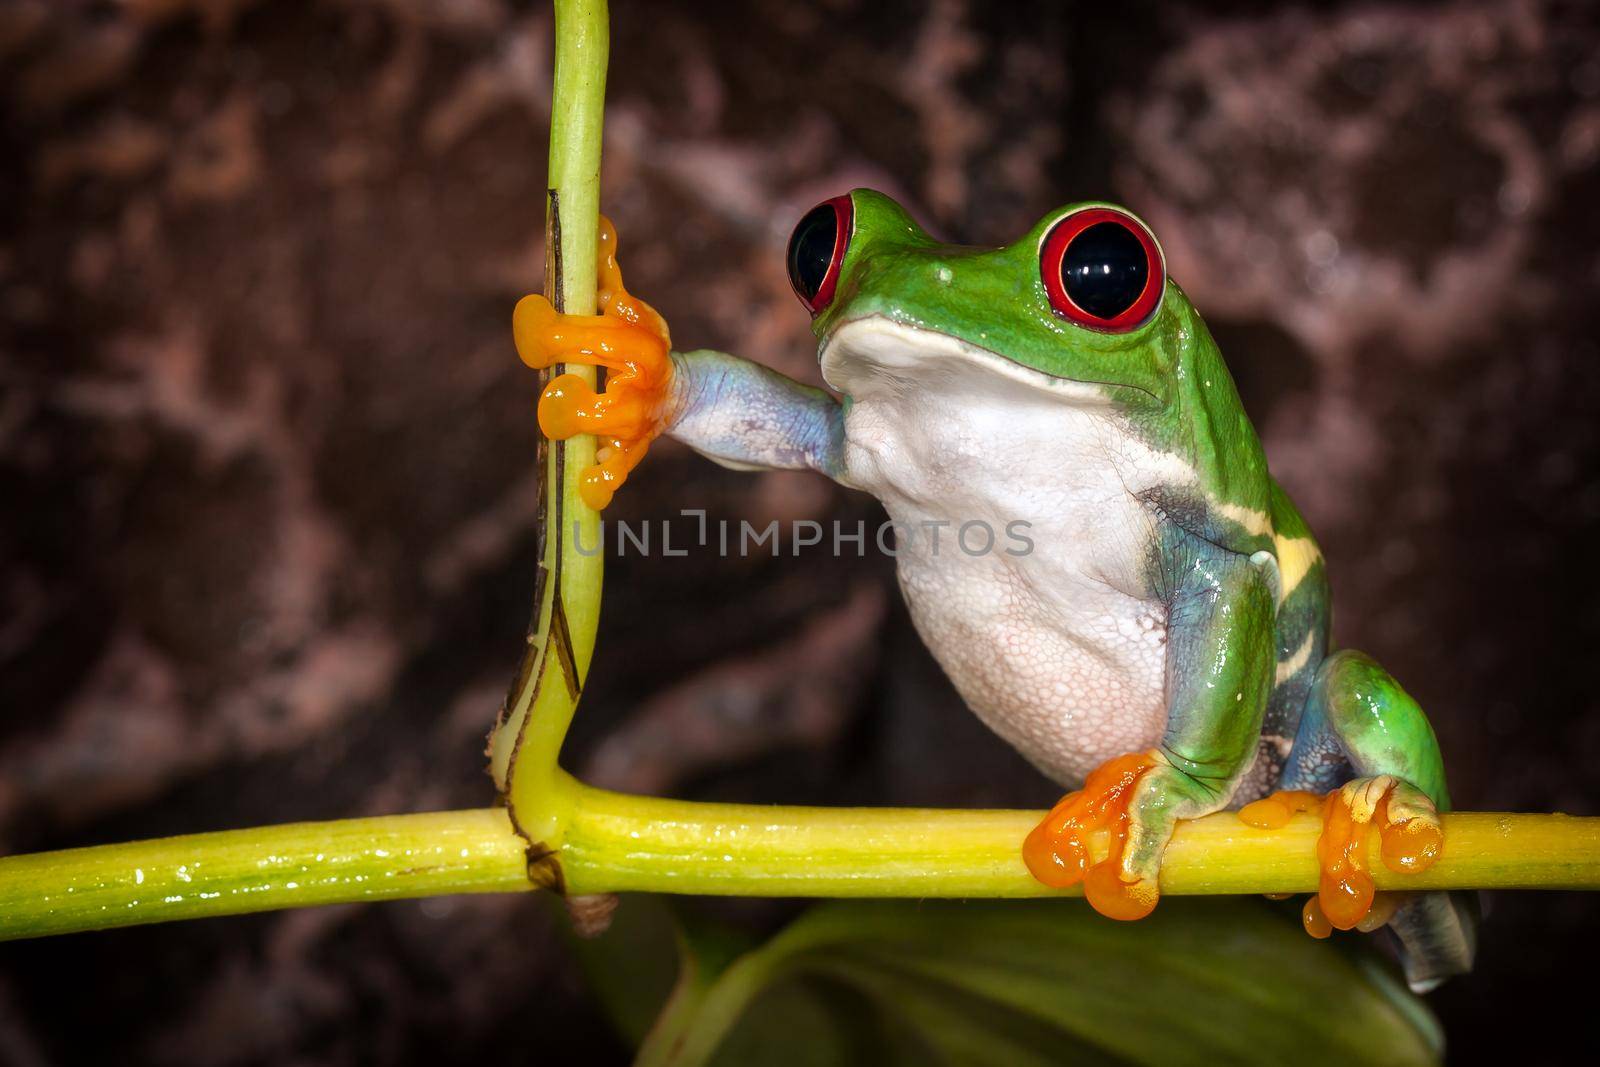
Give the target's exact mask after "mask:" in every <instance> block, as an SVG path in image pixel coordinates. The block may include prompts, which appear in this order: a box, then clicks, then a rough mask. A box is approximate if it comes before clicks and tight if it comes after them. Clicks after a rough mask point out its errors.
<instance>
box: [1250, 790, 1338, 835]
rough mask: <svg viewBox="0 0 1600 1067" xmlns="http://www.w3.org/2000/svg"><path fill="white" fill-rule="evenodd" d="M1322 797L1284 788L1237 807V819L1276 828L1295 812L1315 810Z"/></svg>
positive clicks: (1259, 826) (1265, 828) (1262, 827)
mask: <svg viewBox="0 0 1600 1067" xmlns="http://www.w3.org/2000/svg"><path fill="white" fill-rule="evenodd" d="M1321 807H1322V797H1320V796H1318V795H1317V794H1316V793H1308V792H1306V791H1305V790H1304V789H1284V790H1279V791H1278V792H1276V793H1273V794H1272V795H1271V796H1266V797H1262V798H1261V799H1260V800H1257V801H1253V802H1251V803H1249V804H1246V805H1245V806H1244V807H1242V808H1240V809H1239V821H1240V822H1244V823H1248V824H1249V825H1251V826H1254V827H1256V828H1258V829H1261V830H1276V829H1278V828H1279V827H1281V826H1287V825H1289V820H1290V819H1292V818H1294V816H1295V814H1296V813H1297V812H1302V811H1317V810H1318V809H1320V808H1321Z"/></svg>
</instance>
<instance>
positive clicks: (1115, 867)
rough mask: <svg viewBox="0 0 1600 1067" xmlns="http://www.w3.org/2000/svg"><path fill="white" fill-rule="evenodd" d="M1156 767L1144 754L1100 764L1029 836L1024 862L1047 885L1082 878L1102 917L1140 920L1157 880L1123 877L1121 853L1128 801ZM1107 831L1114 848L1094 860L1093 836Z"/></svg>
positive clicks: (1060, 885)
mask: <svg viewBox="0 0 1600 1067" xmlns="http://www.w3.org/2000/svg"><path fill="white" fill-rule="evenodd" d="M1153 766H1155V761H1154V760H1153V759H1151V757H1150V756H1149V755H1148V754H1146V753H1143V752H1134V753H1130V754H1128V755H1126V756H1118V757H1117V758H1116V759H1113V760H1110V761H1108V762H1106V763H1105V764H1102V765H1101V766H1100V767H1099V768H1097V769H1096V770H1095V771H1094V772H1093V773H1091V774H1090V775H1089V778H1088V780H1087V781H1086V782H1084V784H1083V788H1082V789H1081V790H1079V791H1078V792H1076V793H1069V794H1067V795H1066V796H1065V797H1063V798H1062V799H1061V801H1060V802H1059V803H1058V804H1056V806H1055V807H1054V808H1053V809H1051V812H1050V814H1049V815H1047V816H1045V818H1044V820H1043V821H1042V822H1040V823H1039V825H1038V826H1036V827H1034V828H1033V831H1032V832H1031V833H1029V834H1028V837H1027V839H1026V840H1025V841H1024V842H1023V844H1022V860H1023V862H1024V863H1025V864H1027V867H1028V870H1029V871H1030V872H1032V874H1033V876H1034V877H1035V878H1037V879H1038V880H1039V881H1041V882H1043V883H1044V884H1045V885H1048V886H1052V887H1055V888H1058V889H1060V888H1065V887H1067V886H1072V885H1077V884H1078V883H1080V882H1082V883H1083V887H1084V896H1086V897H1087V898H1088V899H1089V903H1090V905H1092V906H1093V907H1094V909H1095V910H1096V911H1098V912H1099V913H1100V914H1102V915H1106V916H1109V917H1110V918H1113V919H1140V918H1143V917H1144V916H1146V915H1148V914H1150V911H1151V910H1152V909H1153V908H1154V907H1155V906H1156V901H1157V900H1158V899H1159V897H1160V893H1159V890H1158V889H1157V887H1156V885H1155V883H1154V881H1151V880H1141V881H1138V882H1133V883H1128V882H1125V881H1123V878H1122V873H1121V867H1122V853H1123V849H1124V848H1125V846H1126V844H1127V838H1128V819H1129V815H1128V805H1129V803H1130V802H1131V801H1132V800H1133V793H1134V787H1135V786H1137V785H1138V784H1139V779H1141V778H1143V777H1144V775H1145V773H1146V772H1147V771H1149V770H1150V768H1151V767H1153ZM1102 830H1104V831H1109V833H1110V835H1111V839H1110V847H1109V849H1108V850H1107V855H1106V857H1105V858H1104V859H1102V860H1101V861H1100V862H1098V863H1094V862H1092V859H1091V854H1090V848H1089V845H1090V839H1091V838H1092V837H1093V836H1094V835H1095V834H1096V833H1097V832H1099V831H1102Z"/></svg>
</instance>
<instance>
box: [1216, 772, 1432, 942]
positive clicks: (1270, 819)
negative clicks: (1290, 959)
mask: <svg viewBox="0 0 1600 1067" xmlns="http://www.w3.org/2000/svg"><path fill="white" fill-rule="evenodd" d="M1317 810H1320V811H1321V814H1322V835H1321V836H1320V837H1319V838H1318V839H1317V861H1318V863H1319V864H1320V865H1321V867H1322V878H1321V881H1320V884H1319V886H1318V889H1317V895H1316V896H1314V897H1312V898H1311V899H1309V900H1307V901H1306V905H1305V908H1304V910H1303V911H1302V912H1301V918H1302V919H1303V920H1304V922H1305V927H1306V931H1307V932H1308V933H1310V934H1311V935H1312V936H1313V937H1327V936H1328V934H1329V933H1330V932H1331V931H1332V930H1333V929H1334V928H1338V929H1340V930H1352V929H1355V930H1363V931H1370V930H1376V929H1377V928H1378V927H1380V926H1383V925H1384V924H1385V923H1387V922H1388V921H1389V920H1390V919H1391V918H1392V917H1393V916H1394V913H1395V911H1396V909H1397V908H1398V907H1399V906H1400V905H1401V904H1402V903H1404V902H1405V900H1406V899H1407V898H1408V896H1409V895H1410V894H1407V893H1404V892H1389V893H1378V892H1376V887H1375V886H1374V885H1373V881H1372V874H1371V873H1370V868H1369V866H1368V857H1367V836H1368V826H1369V825H1370V826H1375V827H1376V828H1377V830H1378V836H1379V839H1380V841H1381V842H1382V847H1381V849H1380V855H1381V856H1382V858H1383V862H1384V865H1385V866H1387V867H1388V868H1389V869H1390V870H1392V871H1398V872H1401V873H1415V872H1417V871H1425V870H1427V869H1428V868H1429V867H1431V866H1433V862H1434V860H1436V859H1438V858H1439V851H1440V849H1441V848H1442V847H1443V845H1444V832H1443V830H1442V829H1441V827H1440V824H1439V813H1438V811H1437V810H1436V809H1435V807H1434V804H1433V801H1431V800H1429V799H1428V798H1427V796H1426V795H1425V794H1423V792H1422V791H1421V790H1419V789H1417V788H1416V787H1415V786H1413V785H1411V784H1410V783H1408V782H1405V781H1402V780H1401V779H1399V778H1396V777H1395V776H1394V775H1390V774H1380V775H1377V776H1376V777H1371V778H1356V779H1353V780H1352V781H1349V782H1346V783H1345V784H1344V785H1343V786H1341V787H1340V788H1338V789H1336V790H1334V791H1333V792H1331V793H1329V794H1328V795H1327V797H1325V798H1323V797H1318V796H1317V795H1316V794H1315V793H1307V792H1304V791H1301V790H1291V791H1288V792H1281V793H1274V794H1273V795H1271V796H1269V797H1266V798H1265V799H1263V800H1258V801H1256V802H1255V803H1253V804H1247V805H1246V806H1245V807H1243V808H1242V809H1240V811H1239V818H1240V819H1242V820H1244V821H1245V822H1247V823H1249V824H1250V825H1252V826H1259V827H1264V828H1275V827H1278V826H1282V825H1284V824H1285V823H1287V822H1288V821H1289V819H1290V817H1291V816H1292V815H1293V814H1294V813H1295V812H1298V811H1317Z"/></svg>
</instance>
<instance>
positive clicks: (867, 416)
mask: <svg viewBox="0 0 1600 1067" xmlns="http://www.w3.org/2000/svg"><path fill="white" fill-rule="evenodd" d="M881 369H882V368H879V370H880V371H881ZM928 370H929V368H928V367H927V366H926V365H925V364H924V365H922V366H921V367H919V377H921V378H922V380H920V381H918V382H917V383H916V387H915V388H889V389H878V388H871V389H865V390H861V391H859V392H857V393H856V394H855V399H854V402H853V405H852V407H851V408H850V410H849V412H848V414H847V416H846V419H845V437H846V467H847V475H846V480H847V481H848V482H849V483H850V484H852V485H856V486H858V487H860V488H862V489H865V490H867V491H869V492H871V493H873V494H874V495H876V496H877V497H878V498H879V499H880V500H882V501H883V503H884V506H885V507H886V509H887V510H888V512H889V516H890V518H891V519H892V520H893V521H894V522H895V523H896V525H897V534H898V535H899V536H898V537H897V540H898V541H899V544H900V550H899V557H898V560H897V563H898V568H899V576H900V584H901V588H902V589H903V590H904V592H905V596H906V600H907V602H908V603H909V605H910V608H911V614H912V618H913V620H914V621H915V623H916V626H917V629H918V630H919V632H920V633H921V634H922V637H923V640H925V641H926V642H927V644H928V646H929V648H930V649H931V650H932V651H933V654H934V655H935V657H937V658H938V660H939V662H940V664H941V665H942V666H943V667H944V669H945V671H946V672H947V673H948V674H949V676H950V678H951V680H952V681H953V682H954V683H955V686H956V689H957V690H958V691H959V692H960V693H961V695H962V697H963V698H964V699H965V700H966V702H967V703H968V704H969V705H970V706H971V707H972V709H973V711H975V712H976V713H977V714H978V716H979V717H980V718H982V719H983V720H984V722H985V723H987V724H988V725H989V726H990V728H991V729H993V730H994V731H995V732H996V733H998V734H999V735H1000V736H1001V737H1003V738H1005V739H1006V740H1007V741H1009V742H1010V743H1011V744H1012V745H1013V746H1015V747H1016V748H1017V749H1018V750H1019V751H1020V752H1021V753H1022V754H1023V755H1024V756H1026V757H1027V758H1028V759H1029V760H1031V761H1032V762H1033V763H1034V764H1035V765H1036V766H1038V767H1039V768H1040V769H1041V770H1042V771H1044V772H1045V773H1046V774H1047V775H1049V776H1050V777H1051V778H1053V779H1055V780H1056V781H1058V782H1060V783H1062V784H1075V783H1078V782H1081V781H1082V779H1083V777H1084V776H1085V775H1086V774H1087V773H1088V772H1089V771H1090V770H1092V769H1094V767H1096V766H1098V765H1099V764H1100V763H1102V762H1103V761H1105V760H1107V759H1109V758H1111V757H1112V756H1116V755H1119V754H1121V753H1124V752H1133V751H1138V750H1141V749H1147V748H1150V747H1152V746H1154V745H1155V744H1156V743H1157V742H1158V741H1159V740H1160V737H1161V734H1162V732H1163V730H1164V728H1165V725H1166V702H1165V697H1164V684H1165V663H1166V611H1165V607H1164V605H1163V603H1162V602H1161V601H1160V600H1159V599H1157V598H1155V597H1154V596H1153V595H1152V594H1151V593H1150V592H1149V590H1148V585H1147V581H1148V580H1147V577H1146V575H1145V573H1144V568H1145V566H1146V562H1147V560H1148V559H1149V558H1150V553H1151V552H1152V551H1153V548H1154V546H1153V539H1154V537H1155V528H1154V524H1153V521H1152V518H1151V516H1150V514H1149V513H1148V512H1147V511H1146V510H1145V508H1144V507H1143V506H1142V505H1141V504H1140V502H1139V500H1138V499H1137V498H1136V497H1135V495H1134V493H1135V492H1137V491H1138V489H1139V488H1140V483H1146V484H1155V483H1156V482H1158V481H1160V480H1162V479H1163V478H1168V477H1171V476H1174V475H1177V476H1180V477H1181V476H1184V475H1186V474H1187V471H1175V470H1173V469H1171V464H1172V459H1171V457H1166V456H1162V455H1158V454H1152V453H1150V452H1149V451H1148V450H1147V449H1144V448H1143V446H1142V445H1140V444H1139V443H1138V442H1136V441H1134V440H1132V439H1130V438H1128V437H1127V436H1126V434H1124V433H1123V432H1122V431H1121V429H1120V426H1119V424H1118V423H1117V421H1116V419H1115V418H1114V417H1113V415H1112V413H1111V411H1110V409H1109V407H1108V406H1106V405H1105V404H1104V402H1103V401H1102V400H1100V399H1099V398H1098V397H1097V395H1096V394H1094V393H1092V392H1090V391H1089V387H1082V388H1083V389H1084V390H1085V392H1084V396H1083V398H1082V399H1083V402H1082V403H1075V402H1072V401H1071V400H1070V399H1063V398H1062V397H1061V396H1059V395H1050V394H1045V393H1041V392H1040V391H1039V390H1037V389H1035V388H1032V387H1022V386H1019V385H1017V383H1015V382H1009V383H1008V382H1007V381H1005V380H1004V379H1002V378H997V377H995V376H994V375H993V374H985V373H981V372H982V371H983V370H984V368H981V367H980V368H977V370H978V371H979V372H980V373H979V374H978V375H976V376H974V375H973V374H972V373H970V370H971V369H970V368H956V367H951V368H945V369H942V370H941V371H940V372H938V373H933V374H928V373H927V372H928ZM930 379H931V380H930ZM900 384H903V385H906V386H909V385H910V383H900ZM1019 520H1020V521H1022V522H1026V523H1028V524H1029V526H1028V527H1027V528H1026V529H1025V530H1022V531H1019V532H1022V533H1024V535H1025V536H1026V537H1027V538H1028V539H1030V540H1031V541H1032V549H1031V551H1029V552H1027V553H1025V554H1018V555H1013V554H1008V552H1007V551H1006V550H1007V549H1008V548H1010V549H1014V550H1020V547H1021V546H1020V544H1019V542H1018V541H1016V540H1014V539H1011V538H1008V535H1007V530H1008V524H1010V523H1013V522H1015V521H1019ZM941 522H942V523H947V524H948V525H947V526H944V527H943V528H942V529H941V530H940V537H939V542H938V544H937V546H935V543H934V541H933V539H932V536H931V533H932V529H931V528H930V527H929V526H928V525H927V524H930V523H941ZM968 523H981V524H986V526H987V528H988V529H991V530H993V531H994V533H995V538H996V544H995V547H994V548H993V550H991V551H989V552H977V554H970V553H969V552H968V551H965V550H964V549H963V546H962V545H961V544H960V543H958V540H957V537H958V533H959V531H960V529H961V527H962V526H963V524H968ZM1013 529H1015V528H1013ZM983 530H984V527H982V526H971V527H969V529H968V537H967V544H966V547H967V548H969V549H973V550H977V549H979V548H981V547H982V544H983V542H984V540H985V535H984V532H983ZM908 532H909V535H908Z"/></svg>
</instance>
